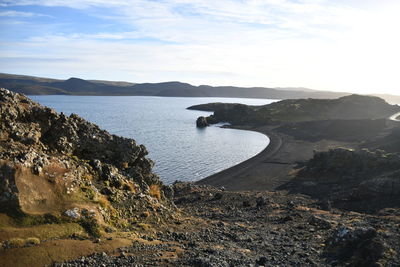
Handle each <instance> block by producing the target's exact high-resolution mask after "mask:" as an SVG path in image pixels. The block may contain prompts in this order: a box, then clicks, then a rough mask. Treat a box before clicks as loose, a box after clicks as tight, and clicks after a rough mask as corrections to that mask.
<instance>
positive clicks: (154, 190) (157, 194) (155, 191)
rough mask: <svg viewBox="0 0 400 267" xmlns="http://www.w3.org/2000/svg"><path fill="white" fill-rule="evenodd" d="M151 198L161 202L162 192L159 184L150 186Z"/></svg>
mask: <svg viewBox="0 0 400 267" xmlns="http://www.w3.org/2000/svg"><path fill="white" fill-rule="evenodd" d="M150 196H152V197H154V198H156V199H158V200H161V190H160V186H159V185H157V184H152V185H150Z"/></svg>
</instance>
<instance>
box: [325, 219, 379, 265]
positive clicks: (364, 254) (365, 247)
mask: <svg viewBox="0 0 400 267" xmlns="http://www.w3.org/2000/svg"><path fill="white" fill-rule="evenodd" d="M384 252H385V244H384V242H383V241H382V240H381V239H380V238H379V237H377V231H376V230H375V229H374V228H372V227H358V228H355V229H351V228H347V227H343V226H341V227H339V228H338V229H337V230H336V231H335V233H334V234H333V236H332V237H331V239H330V240H328V247H327V248H326V251H325V253H326V254H327V256H328V258H335V259H338V260H339V261H340V262H343V263H346V265H347V264H349V265H352V266H376V265H375V263H377V262H378V261H379V259H381V258H382V257H383V254H384Z"/></svg>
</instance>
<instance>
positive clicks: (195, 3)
mask: <svg viewBox="0 0 400 267" xmlns="http://www.w3.org/2000/svg"><path fill="white" fill-rule="evenodd" d="M356 2H357V0H351V1H342V2H341V3H340V1H335V2H333V1H327V0H300V1H296V2H293V1H288V0H249V1H230V0H219V1H215V0H214V1H211V0H170V1H162V2H159V1H145V0H135V1H133V0H132V1H128V0H126V1H122V0H108V1H106V0H81V1H76V0H70V1H61V0H39V1H29V0H15V1H0V3H1V4H8V5H30V4H36V5H45V6H66V7H71V8H78V9H85V12H87V14H90V15H92V16H97V17H101V18H103V19H107V20H109V21H111V22H114V23H119V24H123V25H124V26H127V27H125V28H124V31H110V32H97V33H96V32H94V33H88V34H83V33H80V32H76V33H74V34H69V35H65V34H56V35H54V34H50V35H48V36H39V37H35V38H31V39H29V40H27V41H26V42H24V43H20V42H18V43H4V42H3V43H0V51H1V52H0V57H1V56H2V55H3V57H6V56H8V57H20V58H24V57H32V55H34V57H35V58H40V57H43V58H46V59H47V60H46V61H43V62H42V63H40V62H38V61H35V60H31V61H27V63H26V64H25V65H21V61H19V62H18V64H17V63H14V64H13V63H12V62H8V65H7V66H6V67H7V68H12V69H16V70H17V69H19V70H20V71H17V73H26V71H25V72H24V71H21V70H23V69H25V70H27V71H32V72H34V71H36V72H37V71H41V72H43V73H30V74H37V75H39V74H40V75H42V76H50V75H49V74H47V73H53V74H54V75H55V77H61V78H62V77H64V78H67V77H65V76H78V77H83V78H85V77H87V78H98V79H118V80H128V81H133V82H146V81H150V82H157V81H165V80H182V81H187V82H191V83H195V84H215V85H218V84H232V85H242V86H271V87H274V86H305V87H311V88H316V89H330V90H339V91H340V90H342V91H349V90H353V91H354V92H367V91H368V92H372V91H386V92H391V93H399V92H400V90H399V89H400V78H398V75H397V73H395V72H396V70H397V69H398V63H397V62H400V56H399V53H398V52H397V51H398V47H399V46H400V37H398V35H397V25H400V19H399V17H398V15H397V14H398V13H399V11H400V8H399V5H398V4H396V2H393V1H385V5H382V6H380V5H376V4H374V8H372V9H371V8H369V6H368V8H364V6H363V3H362V2H360V3H356ZM335 3H336V4H335ZM92 7H106V8H108V9H107V10H108V12H107V14H104V13H103V14H99V13H98V12H97V11H96V9H92ZM126 29H128V30H126ZM132 39H142V40H141V42H136V41H134V40H133V41H132ZM146 39H152V40H159V42H157V41H146ZM49 58H57V59H59V58H68V59H69V60H65V61H63V60H56V61H51V60H48V59H49ZM6 67H4V66H3V67H1V69H0V70H1V71H6V72H10V71H9V70H8V69H7V70H6V69H5V68H6Z"/></svg>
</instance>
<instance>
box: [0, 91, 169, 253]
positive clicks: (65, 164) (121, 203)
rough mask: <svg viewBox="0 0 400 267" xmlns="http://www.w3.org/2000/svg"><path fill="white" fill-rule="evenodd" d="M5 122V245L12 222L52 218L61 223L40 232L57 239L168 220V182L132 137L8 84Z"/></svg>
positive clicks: (42, 223)
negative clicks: (39, 100)
mask: <svg viewBox="0 0 400 267" xmlns="http://www.w3.org/2000/svg"><path fill="white" fill-rule="evenodd" d="M0 121H1V124H0V227H1V229H2V230H1V231H0V242H1V244H2V246H4V247H7V246H11V247H12V246H14V244H13V241H12V240H10V239H9V238H10V236H12V235H11V234H10V233H9V232H8V230H7V229H13V230H12V232H17V233H18V231H19V230H16V229H19V228H20V227H26V226H35V227H36V228H33V229H31V230H30V231H36V230H37V229H42V228H46V229H47V228H49V227H50V226H47V225H49V224H51V225H54V226H51V227H50V228H52V229H54V227H59V228H60V229H61V230H60V229H59V230H58V231H57V232H56V233H54V232H52V231H51V230H49V229H47V230H46V231H47V232H46V231H45V232H44V233H43V232H40V231H39V230H37V231H39V232H40V233H37V234H36V236H39V237H40V238H41V239H48V238H51V237H52V236H53V238H54V237H57V236H60V235H61V236H62V235H64V234H65V232H67V233H70V230H68V229H71V231H73V232H75V234H78V233H80V234H82V235H88V236H89V237H90V236H91V237H100V236H101V235H103V234H104V233H106V232H112V231H115V230H118V229H125V230H127V229H131V230H134V229H138V227H139V228H140V223H144V222H145V223H160V222H162V221H167V220H168V219H169V218H171V216H172V214H173V213H174V212H175V207H174V205H173V203H172V201H171V194H172V193H171V190H170V188H169V187H167V186H164V185H163V184H162V183H161V182H160V180H159V178H158V177H157V176H156V175H155V174H154V173H153V172H152V166H153V163H152V161H151V160H149V159H148V158H146V155H147V150H146V148H145V147H144V146H143V145H138V144H136V142H135V141H134V140H132V139H127V138H122V137H118V136H115V135H111V134H109V133H108V132H106V131H104V130H101V129H99V127H98V126H96V125H94V124H92V123H89V122H87V121H85V120H84V119H82V118H80V117H79V116H77V115H75V114H72V115H70V116H66V115H64V114H62V113H61V114H58V113H57V112H55V111H54V110H52V109H50V108H46V107H43V106H41V105H39V104H37V103H35V102H33V101H31V100H30V99H28V98H27V97H25V96H23V95H20V94H16V93H13V92H11V91H8V90H6V89H0ZM57 225H58V226H57ZM4 226H6V227H5V228H4ZM35 229H36V230H35ZM19 235H20V236H23V234H22V233H20V234H19ZM17 236H18V235H17ZM39 241H40V240H39ZM20 242H25V241H24V240H23V239H22V241H20ZM2 246H0V247H2Z"/></svg>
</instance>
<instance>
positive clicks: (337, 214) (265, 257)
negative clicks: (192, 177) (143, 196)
mask: <svg viewBox="0 0 400 267" xmlns="http://www.w3.org/2000/svg"><path fill="white" fill-rule="evenodd" d="M174 191H175V198H174V199H175V203H176V205H177V206H178V207H179V208H180V210H181V212H182V217H181V220H180V221H177V222H176V224H175V225H174V226H171V227H170V228H169V229H168V230H167V231H166V232H157V233H154V234H152V235H145V236H142V238H143V239H145V240H146V241H147V242H146V243H141V242H134V243H133V244H132V245H130V246H127V247H125V248H121V249H119V250H117V251H114V252H112V253H108V254H107V253H99V254H95V255H92V256H89V257H82V258H79V259H77V260H74V261H70V262H67V263H63V264H56V265H55V266H99V265H101V264H103V266H135V265H140V264H143V265H144V266H398V265H399V264H400V256H399V254H398V252H399V251H400V243H399V242H398V240H399V238H400V228H399V223H400V220H399V215H400V213H399V209H386V210H382V211H381V213H380V214H379V215H369V214H363V213H356V212H346V211H341V210H338V209H335V208H331V207H325V206H324V205H323V203H322V204H321V203H320V202H318V201H315V200H312V199H311V198H309V197H306V196H304V195H297V194H290V195H289V194H287V193H285V192H266V191H264V192H231V191H225V190H223V189H217V188H213V187H209V186H199V185H194V184H190V183H177V184H175V185H174Z"/></svg>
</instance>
